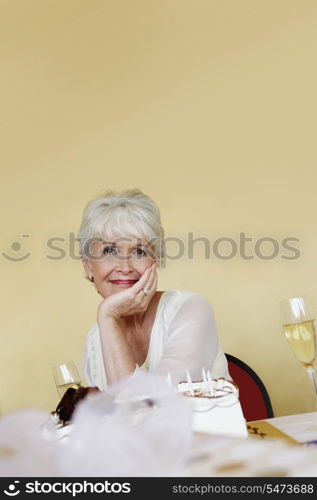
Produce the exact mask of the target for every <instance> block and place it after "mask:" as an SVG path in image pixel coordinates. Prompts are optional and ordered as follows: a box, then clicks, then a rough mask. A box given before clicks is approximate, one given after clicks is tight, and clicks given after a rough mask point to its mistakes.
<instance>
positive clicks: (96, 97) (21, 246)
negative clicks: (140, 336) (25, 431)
mask: <svg viewBox="0 0 317 500" xmlns="http://www.w3.org/2000/svg"><path fill="white" fill-rule="evenodd" d="M0 9H1V16H0V54H1V58H0V60H1V77H0V89H1V92H0V101H1V102H0V109H1V115H0V123H1V148H0V155H1V185H2V194H1V255H0V266H1V282H2V287H1V288H2V292H1V351H0V363H1V380H0V394H1V401H0V406H1V412H2V414H5V413H6V412H8V411H11V410H15V409H18V408H24V407H37V408H43V409H45V410H47V411H50V410H53V409H54V408H55V407H56V404H57V402H58V399H59V397H58V394H57V391H56V389H55V386H54V382H53V377H52V366H54V365H56V364H58V363H61V362H64V361H67V360H75V361H76V362H77V363H80V361H81V357H82V350H83V342H84V338H85V335H86V333H87V331H88V329H89V328H90V326H91V325H92V324H93V323H94V322H95V320H96V309H97V305H98V303H99V300H100V298H99V296H98V295H97V294H96V293H95V291H94V288H93V286H92V285H91V284H90V283H89V282H87V281H86V280H85V279H84V272H83V269H82V268H81V263H80V261H79V260H76V259H74V258H73V257H72V256H71V255H70V254H69V251H68V243H67V241H68V240H69V237H68V234H69V233H76V232H77V230H78V228H79V224H80V220H81V215H82V211H83V208H84V206H85V204H86V203H87V202H88V200H89V199H91V198H92V197H94V196H96V195H98V194H100V193H101V192H102V191H103V190H104V189H108V188H112V189H126V188H131V187H139V188H140V189H142V190H143V191H144V192H145V193H147V194H149V195H150V196H151V197H152V198H153V199H154V200H155V201H156V203H157V204H158V205H159V207H160V209H161V214H162V220H163V225H164V227H165V231H166V236H168V237H173V238H176V237H177V238H180V239H183V240H184V241H185V242H186V238H187V236H186V235H187V234H188V232H190V231H192V232H193V233H194V236H195V237H199V236H200V237H205V238H206V239H207V240H208V241H211V242H214V241H215V240H217V238H222V237H228V238H232V239H235V240H236V241H238V239H239V233H241V232H244V233H245V234H246V235H247V236H248V237H250V238H252V239H253V242H249V243H248V244H247V247H246V248H247V254H248V255H251V256H252V255H253V256H255V253H254V242H255V241H256V240H257V239H259V238H262V237H271V238H274V239H275V240H276V241H277V242H278V245H279V246H280V245H281V242H282V240H283V238H286V237H294V238H298V239H299V242H297V243H296V244H295V245H294V246H296V247H297V248H298V249H299V251H300V258H298V259H295V260H286V259H282V258H281V254H282V253H283V252H281V253H280V254H279V256H277V257H275V258H274V259H266V260H263V259H259V258H254V259H250V260H245V259H243V258H242V257H240V256H239V255H237V256H236V257H235V258H232V259H228V260H227V259H219V258H216V257H215V256H214V255H213V254H212V255H211V256H210V258H205V256H204V248H203V245H202V244H201V243H197V244H195V247H194V248H195V251H194V258H193V259H190V258H188V256H186V255H185V256H183V257H182V258H180V259H176V260H169V261H168V262H167V267H166V269H164V270H161V271H160V272H159V288H160V289H174V288H176V289H180V290H190V291H197V292H199V293H201V294H203V295H204V296H206V297H207V298H208V299H209V300H210V301H211V302H212V304H213V307H214V310H215V314H216V318H217V322H218V326H219V335H220V337H221V341H222V344H223V348H224V350H225V351H226V352H229V353H231V354H233V355H235V356H238V357H240V358H241V359H243V360H244V361H245V362H247V363H249V364H250V365H251V366H252V367H253V368H254V369H255V370H256V372H257V373H258V374H259V375H260V376H261V378H262V379H263V381H264V383H265V384H266V386H267V388H268V390H269V393H270V395H271V398H272V403H273V408H274V411H275V414H276V415H284V414H291V413H300V412H306V411H312V410H313V409H314V399H313V395H312V392H311V389H310V386H309V383H308V381H307V379H306V374H305V370H304V368H303V367H302V366H301V365H300V363H299V362H298V361H297V360H296V359H295V357H294V356H293V354H292V352H291V350H290V348H289V346H288V345H287V343H286V340H285V339H284V338H283V336H282V332H281V321H280V316H279V302H280V301H281V300H282V299H285V298H287V297H291V296H293V295H298V294H308V295H309V296H310V297H311V299H312V302H313V304H314V307H315V311H317V265H316V252H317V220H316V185H317V170H316V160H317V150H316V116H317V105H316V88H317V69H316V60H317V39H316V33H317V2H316V0H116V1H113V0H66V1H65V0H29V1H27V2H25V1H22V0H19V1H18V0H1V1H0ZM26 235H28V236H26ZM53 237H54V238H62V240H60V241H59V243H58V244H59V246H60V247H61V248H63V249H64V250H65V256H64V257H63V258H61V259H55V260H54V259H50V258H48V256H49V255H50V256H54V257H57V256H58V255H60V254H59V253H58V252H57V251H53V250H50V249H48V248H47V241H48V239H49V238H53ZM229 245H230V243H229ZM262 251H263V253H265V252H266V255H270V253H272V246H270V243H267V244H264V245H263V247H262ZM28 252H30V253H31V255H30V256H29V257H27V258H25V259H23V260H21V262H15V261H14V260H16V259H18V258H20V257H23V256H25V255H26V254H27V253H28ZM226 252H227V253H230V246H229V247H228V248H227V247H226V244H225V243H224V244H223V246H222V247H221V248H220V253H222V255H225V254H226ZM170 253H172V249H171V250H170ZM284 254H286V255H290V254H291V253H290V252H284Z"/></svg>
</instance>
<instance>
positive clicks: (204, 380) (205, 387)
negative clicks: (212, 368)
mask: <svg viewBox="0 0 317 500" xmlns="http://www.w3.org/2000/svg"><path fill="white" fill-rule="evenodd" d="M201 373H202V376H203V387H204V389H206V390H208V381H207V377H206V371H205V367H204V366H203V367H202V369H201Z"/></svg>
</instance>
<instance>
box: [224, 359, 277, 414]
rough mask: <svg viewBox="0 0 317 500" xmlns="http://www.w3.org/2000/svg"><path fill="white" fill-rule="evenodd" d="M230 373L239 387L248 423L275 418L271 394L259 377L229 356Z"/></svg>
mask: <svg viewBox="0 0 317 500" xmlns="http://www.w3.org/2000/svg"><path fill="white" fill-rule="evenodd" d="M226 357H227V361H228V368H229V373H230V375H231V377H232V380H233V381H234V382H235V384H236V385H237V386H238V387H239V399H240V404H241V408H242V412H243V415H244V418H245V419H246V421H247V422H251V421H253V420H263V419H266V418H272V417H274V413H273V409H272V404H271V400H270V397H269V394H268V392H267V390H266V388H265V386H264V384H263V382H262V380H261V379H260V378H259V377H258V375H257V374H256V373H255V372H254V371H253V370H252V368H250V366H248V365H247V364H246V363H244V362H243V361H241V360H240V359H238V358H236V357H235V356H232V355H231V354H227V353H226Z"/></svg>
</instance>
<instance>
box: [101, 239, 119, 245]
mask: <svg viewBox="0 0 317 500" xmlns="http://www.w3.org/2000/svg"><path fill="white" fill-rule="evenodd" d="M101 244H102V245H111V246H116V245H117V243H116V242H115V241H106V240H102V242H101Z"/></svg>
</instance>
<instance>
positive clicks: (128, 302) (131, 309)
mask: <svg viewBox="0 0 317 500" xmlns="http://www.w3.org/2000/svg"><path fill="white" fill-rule="evenodd" d="M156 267H157V264H156V262H154V263H153V264H152V265H151V266H150V267H148V268H147V269H146V270H145V271H144V273H143V274H142V276H141V278H140V279H139V281H137V282H136V283H135V284H134V285H133V286H131V287H130V288H126V289H125V290H122V291H121V292H118V293H114V294H113V295H110V296H109V297H106V298H105V299H104V300H103V301H102V302H100V304H99V307H98V315H97V319H98V325H99V326H100V327H101V326H102V325H103V324H104V322H105V321H106V320H107V319H115V320H120V319H121V318H123V317H124V316H132V315H133V314H140V313H143V312H145V311H146V309H147V308H148V305H149V303H150V302H151V299H152V297H153V296H154V295H155V292H156V287H157V272H156ZM144 289H145V290H146V291H147V292H148V293H145V292H144Z"/></svg>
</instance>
